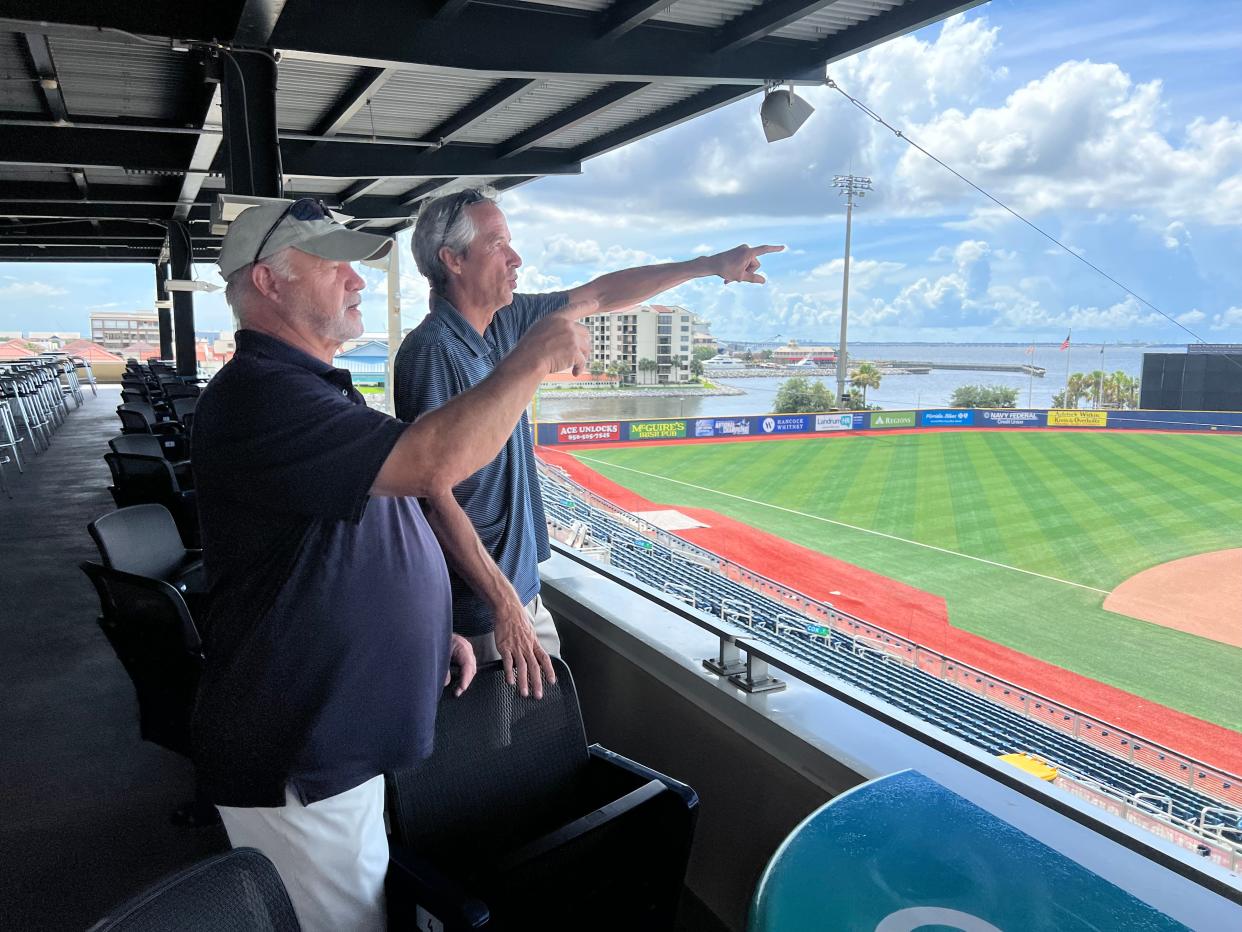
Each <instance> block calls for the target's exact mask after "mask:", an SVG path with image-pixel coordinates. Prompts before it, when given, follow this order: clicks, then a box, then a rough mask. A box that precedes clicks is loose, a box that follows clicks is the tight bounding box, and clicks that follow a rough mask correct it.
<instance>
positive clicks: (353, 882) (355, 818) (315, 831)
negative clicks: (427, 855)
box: [216, 776, 388, 932]
mask: <svg viewBox="0 0 1242 932" xmlns="http://www.w3.org/2000/svg"><path fill="white" fill-rule="evenodd" d="M216 808H217V809H219V810H220V818H221V819H222V820H223V822H224V828H225V830H226V831H227V832H228V833H229V843H230V844H232V845H233V847H234V848H240V847H243V846H244V847H250V848H258V849H259V850H260V851H262V852H263V853H264V854H265V855H267V857H268V858H269V859H270V860H271V861H272V863H273V864H275V865H276V870H277V871H279V872H280V879H281V880H283V881H284V884H285V889H286V890H288V891H289V899H290V900H292V901H293V909H294V912H296V913H297V917H298V922H299V923H300V924H301V926H302V930H303V932H320V930H322V932H384V929H385V926H386V923H387V920H386V915H385V908H384V876H385V874H386V873H387V872H388V838H387V836H386V835H385V833H384V778H383V777H382V776H378V777H373V778H371V779H370V780H368V781H367V782H366V783H363V784H362V785H361V786H356V787H354V788H353V789H352V790H346V791H345V792H344V793H338V794H337V795H336V796H330V797H328V798H327V799H321V800H319V801H318V802H314V803H311V804H310V805H309V806H303V805H302V804H301V803H300V802H299V801H298V798H297V795H296V794H294V793H293V792H292V791H291V790H289V789H286V790H285V804H284V805H283V806H277V807H271V808H263V807H254V808H239V807H234V806H217V807H216Z"/></svg>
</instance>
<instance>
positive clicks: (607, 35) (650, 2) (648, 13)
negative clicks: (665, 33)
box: [596, 0, 673, 39]
mask: <svg viewBox="0 0 1242 932" xmlns="http://www.w3.org/2000/svg"><path fill="white" fill-rule="evenodd" d="M672 5H673V4H672V2H671V0H616V2H615V3H613V5H612V6H610V7H609V8H608V9H606V10H604V11H603V12H601V13H600V14H598V15H599V20H598V22H599V26H598V31H597V32H596V35H598V36H599V38H601V39H620V38H621V37H622V36H623V35H625V34H626V33H627V32H629V31H630V30H631V29H636V28H637V27H639V26H641V25H642V24H643V23H645V22H647V20H649V19H651V17H653V16H655V15H656V14H657V13H659V12H660V11H661V10H666V9H668V8H669V7H671V6H672Z"/></svg>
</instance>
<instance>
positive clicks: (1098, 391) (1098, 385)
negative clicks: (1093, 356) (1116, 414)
mask: <svg viewBox="0 0 1242 932" xmlns="http://www.w3.org/2000/svg"><path fill="white" fill-rule="evenodd" d="M1099 372H1100V377H1099V378H1098V379H1096V381H1095V406H1096V408H1099V406H1100V396H1101V395H1102V394H1103V393H1104V344H1103V343H1101V344H1100V370H1099Z"/></svg>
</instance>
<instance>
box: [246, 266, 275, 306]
mask: <svg viewBox="0 0 1242 932" xmlns="http://www.w3.org/2000/svg"><path fill="white" fill-rule="evenodd" d="M250 283H251V284H252V285H254V288H255V291H257V292H258V293H259V294H261V295H263V297H265V298H267V299H268V300H269V301H274V300H276V297H277V295H278V294H279V293H280V279H279V277H278V276H277V275H276V274H275V273H274V272H273V271H272V269H271V266H269V265H267V263H265V262H256V263H254V264H253V265H252V266H250Z"/></svg>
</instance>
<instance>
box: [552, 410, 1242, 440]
mask: <svg viewBox="0 0 1242 932" xmlns="http://www.w3.org/2000/svg"><path fill="white" fill-rule="evenodd" d="M960 427H989V428H990V427H995V428H1024V427H1025V428H1031V427H1067V428H1075V429H1086V430H1090V429H1098V428H1109V429H1113V430H1116V429H1122V430H1174V431H1242V412H1236V411H1074V410H1059V409H1055V408H1054V409H1050V410H1043V409H1039V410H1034V409H1023V408H1018V409H1012V408H925V409H922V410H919V411H854V412H850V413H830V414H745V415H737V416H733V417H682V418H659V419H650V418H644V419H635V420H608V421H569V422H563V423H541V424H539V425H538V436H537V440H538V442H539V443H540V444H543V445H545V446H552V445H569V446H572V445H574V444H579V443H592V444H594V443H633V442H645V441H654V442H658V441H661V440H707V439H730V438H737V437H781V436H790V435H797V434H801V435H803V436H823V435H828V434H838V433H843V432H845V431H870V430H881V431H882V430H911V429H949V430H951V429H954V428H960Z"/></svg>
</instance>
